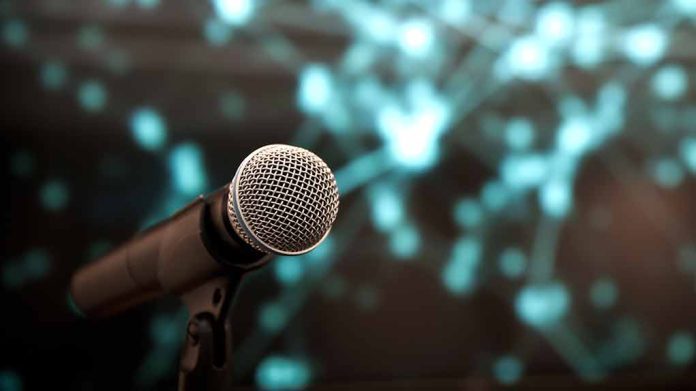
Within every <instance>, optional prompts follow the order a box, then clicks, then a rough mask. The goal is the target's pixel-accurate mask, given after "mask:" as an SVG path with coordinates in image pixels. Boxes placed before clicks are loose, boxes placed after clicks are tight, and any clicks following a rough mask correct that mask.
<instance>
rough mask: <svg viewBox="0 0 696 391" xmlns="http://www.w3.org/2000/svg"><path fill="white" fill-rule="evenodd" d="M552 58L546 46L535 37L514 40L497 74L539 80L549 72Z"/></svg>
mask: <svg viewBox="0 0 696 391" xmlns="http://www.w3.org/2000/svg"><path fill="white" fill-rule="evenodd" d="M551 64H552V58H551V53H550V50H549V47H548V45H547V44H546V43H545V42H544V41H542V40H541V39H539V38H537V37H535V36H525V37H521V38H518V39H516V40H515V41H514V42H513V43H512V44H511V45H510V48H509V49H508V51H507V53H506V54H505V57H504V66H503V68H502V69H500V70H499V72H503V73H502V75H503V76H505V75H509V76H512V77H518V78H520V79H525V80H533V81H536V80H540V79H543V78H544V77H545V76H547V75H548V74H549V72H550V70H551Z"/></svg>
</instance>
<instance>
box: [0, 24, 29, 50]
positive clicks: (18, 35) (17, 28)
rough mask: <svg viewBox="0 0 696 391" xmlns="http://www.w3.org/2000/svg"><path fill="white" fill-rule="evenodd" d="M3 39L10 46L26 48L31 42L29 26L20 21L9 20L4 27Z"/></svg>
mask: <svg viewBox="0 0 696 391" xmlns="http://www.w3.org/2000/svg"><path fill="white" fill-rule="evenodd" d="M2 38H3V40H4V41H5V43H6V44H7V45H9V46H12V47H20V46H24V45H25V44H26V43H27V41H28V40H29V31H28V29H27V25H26V24H25V23H24V21H22V20H19V19H11V20H8V21H7V22H5V23H4V24H3V26H2Z"/></svg>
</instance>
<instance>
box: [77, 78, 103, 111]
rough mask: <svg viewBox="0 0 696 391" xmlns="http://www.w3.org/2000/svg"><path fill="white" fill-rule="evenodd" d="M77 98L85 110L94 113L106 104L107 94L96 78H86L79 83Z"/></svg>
mask: <svg viewBox="0 0 696 391" xmlns="http://www.w3.org/2000/svg"><path fill="white" fill-rule="evenodd" d="M77 99H78V101H79V102H80V106H82V108H83V109H84V110H85V111H88V112H90V113H95V112H98V111H101V110H102V109H103V108H104V106H106V101H107V99H108V95H107V92H106V89H105V88H104V85H103V84H102V83H101V82H99V81H97V80H88V81H85V82H83V83H82V84H80V87H79V89H78V91H77Z"/></svg>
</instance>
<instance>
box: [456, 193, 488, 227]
mask: <svg viewBox="0 0 696 391" xmlns="http://www.w3.org/2000/svg"><path fill="white" fill-rule="evenodd" d="M454 219H455V221H456V222H457V223H458V224H459V225H460V226H462V227H465V228H474V227H476V226H477V225H479V224H481V222H482V221H483V210H482V209H481V205H480V204H479V203H478V201H476V200H475V199H472V198H465V199H462V200H460V201H459V202H457V204H456V205H455V206H454Z"/></svg>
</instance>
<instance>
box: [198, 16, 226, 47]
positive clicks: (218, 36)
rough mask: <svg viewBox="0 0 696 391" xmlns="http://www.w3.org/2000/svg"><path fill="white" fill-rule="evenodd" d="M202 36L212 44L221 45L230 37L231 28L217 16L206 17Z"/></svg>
mask: <svg viewBox="0 0 696 391" xmlns="http://www.w3.org/2000/svg"><path fill="white" fill-rule="evenodd" d="M203 36H205V39H206V41H208V43H210V44H211V45H212V46H222V45H224V44H226V43H228V42H229V41H230V39H231V38H232V29H231V28H230V25H229V24H227V23H225V22H223V21H222V20H220V19H219V18H208V19H207V20H206V21H205V23H204V24H203Z"/></svg>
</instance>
